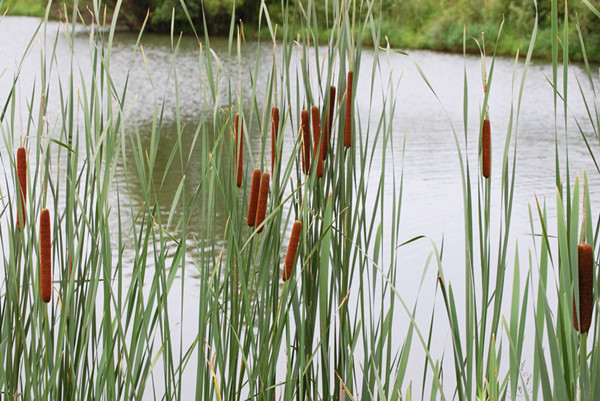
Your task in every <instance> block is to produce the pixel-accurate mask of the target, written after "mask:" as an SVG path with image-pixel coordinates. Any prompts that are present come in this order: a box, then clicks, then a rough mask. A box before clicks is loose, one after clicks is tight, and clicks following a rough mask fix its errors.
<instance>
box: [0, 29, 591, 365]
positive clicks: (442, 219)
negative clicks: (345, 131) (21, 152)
mask: <svg viewBox="0 0 600 401" xmlns="http://www.w3.org/2000/svg"><path fill="white" fill-rule="evenodd" d="M38 24H39V20H37V19H33V18H17V17H4V18H3V19H2V20H1V21H0V60H1V64H0V100H1V101H2V103H3V102H4V99H6V96H7V93H8V90H9V88H10V85H11V82H12V79H13V76H14V74H15V67H16V65H17V64H18V63H19V60H20V59H21V57H23V54H22V52H23V50H22V49H24V48H25V47H26V46H27V44H28V42H29V41H30V39H31V38H32V35H33V34H34V32H35V29H36V28H37V27H38ZM46 29H47V30H48V38H49V39H48V42H47V43H44V41H43V39H39V45H38V44H36V45H34V46H33V49H34V51H32V52H30V53H29V54H27V55H26V56H25V57H26V61H25V63H24V64H23V69H22V70H21V71H20V79H19V85H18V94H17V96H18V97H19V98H22V99H26V98H27V97H28V96H29V95H30V93H31V91H32V88H33V86H35V85H36V84H38V85H39V81H40V78H39V76H38V74H39V59H40V56H39V54H38V53H37V51H38V50H39V51H40V52H49V51H51V48H49V47H48V43H49V40H50V39H53V38H54V37H56V33H57V32H58V31H60V30H61V29H62V28H61V27H60V25H59V24H58V23H55V22H52V23H49V24H48V25H47V28H46ZM81 31H82V34H81V35H76V37H75V39H76V40H75V43H74V44H73V46H74V48H75V53H76V54H77V55H79V54H80V55H81V57H79V56H78V57H77V60H76V63H75V65H76V66H77V68H79V69H80V74H81V77H77V79H76V83H77V82H78V81H80V80H84V81H85V80H87V79H88V78H89V77H87V76H86V71H89V68H90V66H89V63H90V60H89V50H88V49H89V42H88V37H87V35H86V34H85V30H84V29H83V28H81ZM39 36H40V35H38V38H39ZM58 38H59V39H58V46H57V47H56V62H57V64H58V65H59V66H65V67H66V68H64V69H63V68H58V69H57V71H56V76H55V77H54V78H53V79H57V78H58V77H60V76H62V78H63V79H64V78H65V75H64V74H65V72H66V71H68V64H69V62H70V57H71V51H70V49H69V47H68V45H67V43H66V41H65V40H64V38H62V35H60V34H59V35H58ZM135 43H136V36H135V35H131V34H124V33H119V34H117V35H116V36H115V42H114V46H113V55H112V61H111V71H112V74H113V78H114V79H115V84H116V86H117V87H119V86H120V85H123V84H124V82H125V79H126V76H127V73H128V74H129V75H128V91H127V99H129V103H128V104H127V106H126V109H127V121H126V124H127V125H128V127H130V129H132V130H133V129H137V130H138V131H139V133H140V135H141V137H142V140H148V139H147V137H148V135H147V133H148V132H149V131H150V130H151V126H152V116H153V113H154V109H155V104H159V105H160V106H161V107H162V105H163V104H164V117H163V118H164V121H163V127H162V129H163V133H162V139H161V140H164V141H166V143H165V145H164V146H161V147H160V149H159V154H158V159H157V160H158V161H157V168H158V171H157V174H158V176H162V172H161V171H160V168H163V169H164V168H165V165H166V163H167V160H168V157H169V154H170V151H171V146H172V145H171V144H170V143H169V142H168V141H169V140H173V138H176V137H177V124H176V104H175V100H174V99H175V87H174V85H173V77H172V74H171V73H170V68H171V61H172V51H171V49H172V46H171V39H170V38H169V37H166V36H159V35H145V36H144V37H143V39H142V41H141V44H142V46H143V54H144V56H145V57H146V60H147V67H146V65H145V63H144V61H143V58H142V52H141V51H139V49H137V51H134V50H135ZM211 47H212V49H213V50H214V52H215V54H216V55H217V56H219V58H220V59H221V60H222V61H223V67H224V68H225V70H227V71H228V72H229V74H231V75H232V76H234V77H237V74H238V73H239V72H240V71H239V70H238V68H239V67H238V63H237V60H233V61H231V62H228V61H227V60H228V57H227V55H228V42H227V41H226V40H219V39H214V40H212V41H211ZM525 50H526V49H522V53H525ZM319 51H321V49H319ZM257 55H258V56H259V60H258V63H259V68H258V71H259V74H264V76H261V75H259V76H258V77H256V80H257V85H258V89H257V93H258V94H259V97H260V96H263V95H264V90H265V89H264V88H260V85H261V83H263V85H264V82H265V81H266V76H267V74H268V73H269V72H270V70H271V65H272V58H273V54H272V48H271V46H270V45H269V44H266V45H264V46H263V47H262V48H261V49H260V50H259V51H258V52H257V43H254V42H248V43H246V44H245V45H244V48H243V51H242V57H243V60H242V63H241V65H242V68H241V71H242V72H248V71H249V70H250V69H253V67H254V64H255V62H256V56H257ZM198 57H199V56H198V42H197V41H196V39H195V38H193V37H183V38H182V40H181V45H180V48H179V54H178V56H177V62H176V69H177V79H178V81H179V86H178V88H177V92H178V96H179V104H178V107H179V114H180V120H181V122H182V124H184V125H185V126H186V128H185V129H184V131H183V136H182V138H183V140H184V142H185V143H186V144H189V142H190V141H191V140H192V137H193V133H194V129H195V127H196V124H198V118H199V107H201V106H200V105H202V104H203V87H202V85H201V83H202V79H203V72H202V71H200V69H199V67H198V64H199V63H198ZM374 58H375V52H374V51H373V49H363V53H362V59H361V74H360V76H359V77H358V87H357V93H368V92H369V89H370V86H371V71H372V63H373V60H374ZM523 59H524V57H521V59H520V60H519V62H518V64H516V67H515V60H514V59H510V58H497V59H496V62H495V70H494V75H493V81H492V82H491V85H490V97H489V116H490V120H491V126H492V149H494V151H493V152H494V158H493V163H492V178H491V180H492V182H491V188H492V191H493V193H494V194H495V196H493V201H492V210H493V212H492V226H493V227H495V228H493V229H492V233H498V232H499V230H498V226H499V224H500V219H501V210H500V206H501V205H500V203H499V199H500V188H501V187H500V185H501V183H500V177H501V170H502V159H501V157H500V156H499V155H500V154H501V152H502V149H503V148H504V144H505V139H506V135H507V132H508V125H509V120H510V114H511V107H514V111H515V114H516V111H517V110H516V107H517V102H518V94H519V85H520V82H521V76H522V73H523ZM490 61H491V60H490V59H488V65H487V66H488V67H489V66H490ZM379 63H380V64H379V67H378V68H377V69H376V73H375V84H374V85H373V86H374V87H375V88H376V89H375V90H376V91H377V90H378V89H379V88H383V89H384V90H385V91H387V90H388V88H387V83H388V80H389V81H391V82H392V83H393V87H394V89H395V95H396V112H395V114H394V116H393V127H394V131H393V132H394V134H393V141H394V148H393V151H392V152H390V154H389V155H388V156H392V157H393V163H391V162H390V161H388V163H387V168H388V169H389V170H388V171H386V174H387V175H389V176H390V178H391V174H392V170H391V169H394V171H395V173H396V175H397V176H399V174H403V177H404V192H403V198H402V209H401V210H402V222H401V229H400V240H401V241H400V242H404V241H406V240H408V239H410V238H413V237H415V236H418V235H423V236H426V237H427V238H429V239H430V240H431V241H433V242H434V243H435V244H437V245H438V246H440V245H441V243H442V240H443V243H444V259H443V267H444V272H445V275H446V278H447V279H449V280H451V281H452V282H453V284H455V287H456V288H455V291H456V292H458V293H460V291H461V286H463V285H464V246H463V243H464V217H463V199H462V190H461V185H462V184H461V177H460V167H459V158H458V154H457V149H456V143H455V139H454V136H453V132H452V127H451V124H452V125H453V126H454V127H455V129H456V134H457V136H458V139H459V144H460V146H461V149H462V150H463V152H464V149H465V140H464V138H465V136H464V130H463V90H464V87H463V74H464V72H465V70H466V74H467V77H468V94H469V104H468V116H469V117H468V123H467V129H468V131H467V138H468V150H467V152H466V153H467V154H468V157H469V163H470V166H471V169H472V174H473V175H474V176H475V175H476V174H478V168H477V141H478V136H479V132H478V130H479V129H478V126H479V112H480V108H481V105H482V103H483V91H482V80H481V59H480V58H479V57H476V56H467V57H463V56H462V55H452V54H442V53H435V52H429V51H411V52H410V56H409V57H407V56H404V55H401V54H397V53H392V52H390V53H385V52H383V51H381V52H380V53H379ZM415 63H416V64H418V65H419V66H420V68H421V69H422V71H423V72H424V74H425V76H426V77H427V79H428V81H429V83H430V85H431V87H433V88H434V90H435V92H436V93H437V97H438V98H439V100H438V99H437V98H436V97H435V96H434V94H433V93H432V91H431V90H430V89H429V87H428V85H427V84H426V82H425V81H424V79H423V78H422V77H421V75H420V73H419V71H418V69H417V67H416V66H415ZM592 70H593V71H595V70H597V66H595V67H592ZM77 74H79V72H78V73H77ZM551 76H552V65H551V64H548V63H547V62H544V61H532V63H531V65H530V67H529V70H528V73H527V79H526V82H525V85H524V89H523V98H522V103H521V109H520V114H519V120H518V124H517V123H516V121H515V122H513V130H516V131H514V132H513V141H512V142H511V158H512V149H513V146H514V144H515V143H516V146H517V152H516V168H517V173H516V178H515V189H514V204H513V217H512V220H511V236H510V238H511V244H512V245H511V248H512V249H514V245H515V244H516V243H517V241H518V243H519V249H520V251H521V254H522V264H523V266H525V267H526V266H527V265H528V261H527V254H528V252H529V251H530V250H531V249H532V248H531V247H532V241H531V229H530V219H529V210H528V208H529V207H531V208H532V210H533V213H534V216H535V214H536V212H535V197H536V196H537V199H539V200H543V199H546V200H547V202H548V206H549V219H550V221H551V222H552V223H553V224H555V211H554V210H555V207H554V204H555V174H554V163H555V147H554V144H555V137H554V133H555V128H554V127H555V118H554V104H553V101H554V100H553V99H554V98H553V91H552V88H551V85H550V83H549V82H548V79H549V78H550V77H551ZM596 78H597V77H596ZM576 79H579V80H580V81H581V85H582V87H583V90H584V91H585V92H586V93H587V94H590V93H591V92H590V91H591V89H590V86H589V84H588V83H587V80H586V78H585V75H584V70H583V69H582V68H581V67H579V66H573V67H572V68H571V69H570V70H569V98H568V102H569V103H568V105H569V108H568V112H569V115H568V121H569V123H568V134H567V135H566V136H565V134H564V129H562V128H559V130H558V137H559V141H558V142H559V154H560V155H564V154H565V150H564V149H565V146H566V144H567V142H568V148H569V163H570V171H571V179H574V178H575V174H576V173H580V174H581V173H582V172H583V170H584V169H586V168H587V171H588V176H589V179H590V196H591V202H592V208H593V213H592V215H593V216H598V213H597V211H596V210H597V208H598V207H599V206H600V203H598V202H599V200H600V185H598V184H600V174H598V172H597V171H596V170H595V167H594V163H593V161H592V158H591V157H590V155H589V153H588V150H587V148H586V147H585V144H584V143H583V140H582V138H581V134H580V133H579V130H578V129H577V125H576V124H575V121H576V120H577V121H578V122H579V124H580V125H581V127H582V129H583V131H584V133H585V135H586V136H587V137H588V139H589V140H590V143H591V146H592V148H593V149H594V150H595V151H597V150H598V147H599V144H598V139H597V138H593V137H592V131H591V128H590V124H589V122H588V120H587V115H586V111H585V107H584V104H583V101H582V98H581V95H580V92H579V89H578V87H577V80H576ZM513 81H514V83H513ZM233 85H237V80H236V79H234V83H233ZM249 85H250V83H249V80H248V81H246V80H244V81H243V82H242V86H243V87H245V90H244V92H246V93H249V92H250V90H249ZM57 86H58V82H50V89H51V90H55V89H56V88H57ZM559 86H560V87H561V88H562V83H560V84H559ZM598 87H600V85H598ZM396 88H397V89H396ZM596 95H599V94H596ZM381 99H382V96H381V95H379V94H377V93H376V94H375V95H374V97H373V99H372V100H370V99H369V97H368V96H357V97H356V109H357V110H358V112H359V113H360V119H361V120H362V121H363V123H366V121H368V120H369V118H373V115H376V114H377V113H379V112H381V109H382V107H383V103H382V100H381ZM262 101H263V99H262V98H260V99H259V100H258V102H259V104H260V103H261V102H262ZM371 102H372V103H371ZM224 105H226V102H224ZM48 107H49V110H48V116H49V119H55V118H56V116H57V115H58V109H57V108H56V107H57V106H56V105H53V104H52V103H49V104H48ZM560 107H561V106H559V108H560ZM23 113H25V112H24V111H23ZM293 113H294V111H292V114H293ZM292 121H297V118H296V116H295V115H292ZM562 121H563V120H562V113H559V115H558V124H559V125H558V126H559V127H563V125H561V124H562V123H561V122H562ZM22 123H23V124H24V123H25V122H22ZM255 124H256V122H255ZM286 129H287V130H288V132H290V131H289V130H290V127H287V128H286ZM294 132H296V131H294ZM256 133H257V130H254V131H252V130H251V131H250V141H251V143H252V145H253V146H252V147H253V149H252V153H253V154H256V152H257V151H258V149H259V147H260V138H259V136H258V135H257V134H256ZM14 140H15V141H16V142H18V141H19V139H17V138H15V139H14ZM293 140H294V139H293V138H292V137H291V135H289V136H288V138H286V140H285V142H284V149H291V146H292V143H293ZM404 140H405V149H404V150H403V147H402V145H403V141H404ZM286 145H287V146H286ZM5 146H6V145H5V144H4V143H3V144H2V145H0V147H1V148H2V150H1V151H2V152H6V151H7V150H6V148H5ZM254 157H256V156H254ZM283 157H284V159H285V158H286V157H289V152H288V153H287V154H286V153H285V151H284V155H283ZM561 157H562V159H561V160H562V161H563V165H564V157H563V156H561ZM255 160H256V159H254V160H252V161H255ZM3 161H4V163H5V166H4V168H5V171H7V166H6V158H5V157H3ZM252 161H250V162H248V163H249V164H250V165H251V164H252ZM380 169H381V155H377V156H376V157H375V160H374V163H373V167H372V170H371V172H370V175H371V176H372V177H373V178H374V179H377V177H378V176H379V173H380ZM179 173H180V172H179ZM170 174H172V177H176V176H177V174H178V171H177V168H176V167H175V168H174V169H173V170H172V171H171V173H170ZM563 174H564V173H563ZM118 176H119V174H117V177H118ZM169 177H171V176H169ZM165 182H166V184H165V186H163V188H162V191H161V195H160V198H159V201H160V202H161V204H162V205H161V207H163V208H166V210H165V212H168V208H169V207H170V203H171V201H172V199H173V194H174V193H175V191H176V188H177V185H178V184H179V179H173V180H169V179H167V180H166V181H165ZM196 182H197V181H196ZM476 182H477V181H476V180H475V179H473V183H475V185H476ZM170 185H171V186H170ZM186 185H189V186H190V188H192V187H193V185H194V177H191V179H189V180H188V183H187V184H186ZM385 190H386V194H385V195H386V196H387V197H390V199H391V195H392V193H391V191H392V186H390V185H388V186H387V187H386V188H385ZM476 190H477V189H476V187H474V191H476ZM119 196H120V202H121V203H123V204H127V205H129V204H131V205H132V208H131V209H132V210H137V209H139V207H140V206H141V205H142V202H143V197H142V194H141V192H137V191H136V190H135V186H129V187H127V190H126V191H125V192H121V193H120V194H119ZM115 200H116V199H115ZM222 212H223V210H217V215H220V214H221V217H220V218H221V223H222V224H223V225H224V224H225V219H226V216H225V215H224V213H222ZM536 224H537V220H536ZM194 227H196V228H194ZM536 227H539V224H538V225H537V226H536ZM195 229H196V230H201V229H202V228H201V223H200V221H199V216H198V218H193V219H192V221H191V223H190V230H192V231H193V230H195ZM191 234H192V235H193V234H194V233H193V232H192V233H191ZM496 235H497V234H496ZM496 241H497V240H494V239H493V240H492V243H493V244H494V243H496ZM388 245H390V244H388ZM431 250H432V245H431V242H430V241H426V240H421V241H417V242H414V243H411V244H409V245H407V246H405V247H402V248H400V254H399V263H398V266H399V268H400V269H401V272H400V273H399V277H401V278H402V279H401V280H399V282H398V283H396V284H397V289H398V291H399V292H400V293H401V294H402V296H403V297H404V299H405V300H406V301H407V303H408V304H409V305H412V304H413V303H414V302H416V297H417V291H418V285H416V283H420V282H421V279H422V274H423V269H424V266H425V263H426V260H427V257H428V256H429V253H430V252H431ZM513 252H514V251H513ZM508 260H509V261H512V257H509V258H508ZM186 274H187V273H186ZM189 274H190V276H191V277H193V276H194V272H193V269H192V270H191V271H190V272H189ZM508 277H512V274H511V273H509V276H508ZM435 278H436V271H435V268H431V269H430V271H429V272H428V278H427V279H426V280H425V284H424V286H423V288H422V289H421V293H420V300H419V308H423V310H425V311H426V310H428V309H429V310H430V309H431V307H433V306H434V301H433V296H432V294H433V291H434V289H435V283H436V281H435ZM185 286H186V289H185V291H187V292H186V297H192V296H197V284H195V283H194V280H186V283H185ZM178 287H180V286H178V285H175V286H174V287H173V288H174V289H175V291H179V289H177V288H178ZM179 298H180V297H179V296H177V295H176V296H174V299H175V300H178V299H179ZM440 301H441V299H438V300H437V301H435V307H436V308H437V307H440V308H443V306H442V304H441V302H440ZM177 302H178V301H176V302H174V303H173V305H172V307H173V310H174V311H179V309H180V308H179V306H178V305H177ZM186 302H187V301H186ZM190 305H192V310H193V311H192V313H191V317H190V320H189V322H188V321H186V325H188V324H189V325H190V326H189V327H192V328H193V327H195V326H194V325H195V324H196V323H195V322H194V315H195V312H194V311H195V308H196V306H195V305H196V303H194V302H193V301H190ZM438 314H439V315H440V316H441V315H443V313H441V311H440V312H439V313H438ZM175 315H176V314H175ZM422 316H423V318H424V320H423V322H424V323H426V322H427V319H428V317H429V316H430V315H429V314H428V313H423V314H422ZM440 319H441V320H440V322H441V323H440V325H443V318H440ZM406 324H407V322H398V327H399V328H400V329H402V328H404V327H406ZM425 327H426V326H425ZM184 341H185V340H184ZM399 343H401V339H399ZM437 347H439V349H437V351H438V355H441V354H442V353H443V352H444V350H445V352H446V359H447V360H450V357H449V355H450V352H451V340H450V337H449V335H448V334H447V333H443V335H442V337H440V342H439V345H437V346H436V348H437ZM418 363H419V364H420V363H422V362H421V361H419V362H418ZM419 366H421V365H419ZM417 371H419V370H417Z"/></svg>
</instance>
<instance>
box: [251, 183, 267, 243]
mask: <svg viewBox="0 0 600 401" xmlns="http://www.w3.org/2000/svg"><path fill="white" fill-rule="evenodd" d="M269 178H270V177H269V173H266V172H265V173H263V175H262V177H261V178H260V188H259V190H258V209H257V210H256V221H255V222H254V224H256V227H257V228H258V232H259V233H261V232H262V231H263V229H264V226H261V224H262V222H263V221H265V216H266V215H267V201H268V200H269Z"/></svg>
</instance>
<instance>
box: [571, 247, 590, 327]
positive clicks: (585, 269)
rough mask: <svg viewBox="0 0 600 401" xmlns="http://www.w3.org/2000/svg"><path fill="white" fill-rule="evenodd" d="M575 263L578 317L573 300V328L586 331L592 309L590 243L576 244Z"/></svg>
mask: <svg viewBox="0 0 600 401" xmlns="http://www.w3.org/2000/svg"><path fill="white" fill-rule="evenodd" d="M577 264H578V273H579V317H580V318H581V319H580V321H581V324H578V322H579V320H578V319H577V307H576V305H575V302H573V325H574V326H575V330H578V331H580V332H581V333H587V331H588V330H589V329H590V325H591V323H592V310H593V309H594V272H593V269H594V250H593V249H592V246H591V245H590V244H586V243H584V242H582V243H581V244H579V245H577Z"/></svg>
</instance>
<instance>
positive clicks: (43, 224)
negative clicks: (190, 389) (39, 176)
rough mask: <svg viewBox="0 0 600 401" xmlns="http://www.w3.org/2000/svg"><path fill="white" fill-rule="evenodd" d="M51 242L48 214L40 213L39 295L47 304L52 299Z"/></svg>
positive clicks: (45, 212)
mask: <svg viewBox="0 0 600 401" xmlns="http://www.w3.org/2000/svg"><path fill="white" fill-rule="evenodd" d="M51 248H52V241H51V239H50V212H49V211H48V209H43V210H42V212H41V213H40V295H41V297H42V301H44V302H46V303H48V302H50V299H51V298H52V277H51V276H52V255H51Z"/></svg>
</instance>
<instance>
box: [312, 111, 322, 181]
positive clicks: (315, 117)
mask: <svg viewBox="0 0 600 401" xmlns="http://www.w3.org/2000/svg"><path fill="white" fill-rule="evenodd" d="M310 113H311V122H312V129H313V144H314V152H313V154H314V160H316V161H317V171H316V176H317V177H318V178H321V177H323V152H324V151H325V148H324V145H325V141H324V140H323V139H322V138H321V118H320V117H319V108H318V107H317V106H313V107H312V108H311V109H310ZM319 144H320V146H319Z"/></svg>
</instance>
